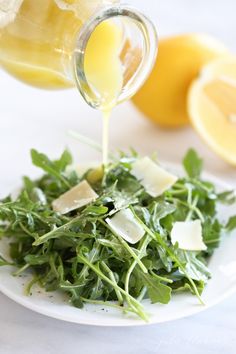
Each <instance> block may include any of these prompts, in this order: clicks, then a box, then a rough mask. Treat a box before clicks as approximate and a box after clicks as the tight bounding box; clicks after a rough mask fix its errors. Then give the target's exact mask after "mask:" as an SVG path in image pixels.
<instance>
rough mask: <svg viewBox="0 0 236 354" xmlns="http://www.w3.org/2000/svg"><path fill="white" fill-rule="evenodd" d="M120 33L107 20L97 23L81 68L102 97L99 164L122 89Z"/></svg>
mask: <svg viewBox="0 0 236 354" xmlns="http://www.w3.org/2000/svg"><path fill="white" fill-rule="evenodd" d="M121 45H122V31H121V29H120V27H118V26H117V25H116V24H114V23H112V22H111V21H104V22H102V23H100V24H99V25H98V26H97V27H96V28H95V30H94V31H93V33H92V35H91V37H90V39H89V41H88V44H87V47H86V52H85V61H84V69H85V74H86V77H87V80H88V82H89V83H90V85H92V86H93V87H94V89H95V90H96V91H97V92H98V93H99V95H100V97H101V98H102V105H101V106H100V110H101V112H102V115H103V143H102V148H103V164H104V165H106V164H107V162H108V146H109V122H110V116H111V112H112V109H113V108H114V107H115V106H116V103H117V99H118V97H119V95H120V93H121V90H122V86H123V70H122V64H121V60H120V49H121Z"/></svg>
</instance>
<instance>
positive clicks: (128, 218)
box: [106, 209, 145, 244]
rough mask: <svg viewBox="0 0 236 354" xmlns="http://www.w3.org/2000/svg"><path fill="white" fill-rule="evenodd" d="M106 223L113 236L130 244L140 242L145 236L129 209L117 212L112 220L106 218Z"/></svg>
mask: <svg viewBox="0 0 236 354" xmlns="http://www.w3.org/2000/svg"><path fill="white" fill-rule="evenodd" d="M106 222H107V224H108V225H109V226H110V228H111V229H112V230H113V231H114V233H115V234H117V235H118V236H121V237H122V238H123V239H125V240H126V241H127V242H129V243H132V244H134V243H137V242H138V241H139V240H141V238H142V237H143V236H144V234H145V231H144V229H143V228H142V226H141V225H140V224H139V223H138V222H137V220H136V219H135V217H134V215H133V213H132V211H131V210H130V209H123V210H120V211H118V212H117V213H116V214H115V215H114V216H113V217H112V218H106Z"/></svg>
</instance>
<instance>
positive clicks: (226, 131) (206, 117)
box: [188, 58, 236, 165]
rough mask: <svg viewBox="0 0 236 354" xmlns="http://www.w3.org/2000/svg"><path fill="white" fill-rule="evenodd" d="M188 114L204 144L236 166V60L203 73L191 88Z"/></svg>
mask: <svg viewBox="0 0 236 354" xmlns="http://www.w3.org/2000/svg"><path fill="white" fill-rule="evenodd" d="M188 111H189V116H190V118H191V121H192V123H193V126H194V127H195V128H196V130H197V132H198V133H199V135H200V136H201V137H202V138H203V139H204V141H205V142H206V143H207V144H208V145H209V146H210V147H211V148H212V150H213V151H215V153H217V154H218V155H219V156H221V157H222V158H223V159H224V160H225V161H227V162H229V163H231V164H233V165H236V58H228V59H222V60H217V61H216V62H214V63H212V64H209V65H208V66H206V67H205V68H204V69H203V71H202V75H201V76H200V78H198V79H197V80H195V81H194V82H193V84H192V85H191V88H190V91H189V95H188Z"/></svg>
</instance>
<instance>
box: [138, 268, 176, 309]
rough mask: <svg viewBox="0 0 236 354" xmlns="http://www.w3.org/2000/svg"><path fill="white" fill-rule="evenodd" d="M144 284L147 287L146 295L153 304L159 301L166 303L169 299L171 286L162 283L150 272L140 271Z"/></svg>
mask: <svg viewBox="0 0 236 354" xmlns="http://www.w3.org/2000/svg"><path fill="white" fill-rule="evenodd" d="M141 277H142V279H143V282H144V285H145V286H146V287H147V290H148V295H149V297H150V299H151V301H152V303H153V304H155V303H157V302H159V303H161V304H168V302H170V299H171V288H170V287H169V286H167V285H165V284H162V283H161V282H160V280H158V279H157V278H154V277H153V276H151V275H150V274H144V273H141Z"/></svg>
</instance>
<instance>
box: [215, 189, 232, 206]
mask: <svg viewBox="0 0 236 354" xmlns="http://www.w3.org/2000/svg"><path fill="white" fill-rule="evenodd" d="M217 198H218V200H219V201H220V202H221V203H222V204H225V205H232V204H234V203H236V192H235V190H231V191H225V192H222V193H219V194H217Z"/></svg>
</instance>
